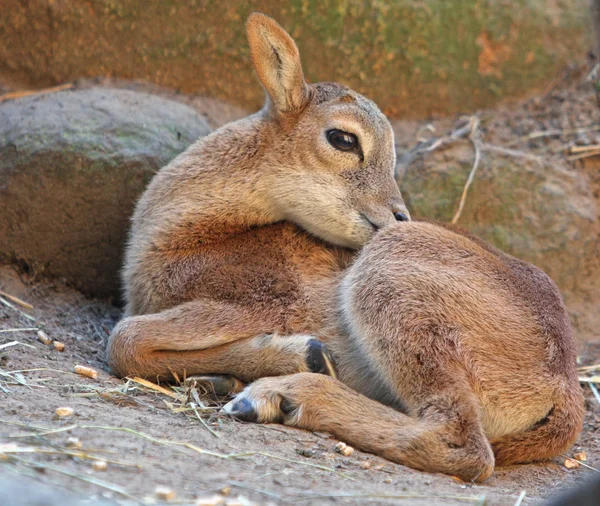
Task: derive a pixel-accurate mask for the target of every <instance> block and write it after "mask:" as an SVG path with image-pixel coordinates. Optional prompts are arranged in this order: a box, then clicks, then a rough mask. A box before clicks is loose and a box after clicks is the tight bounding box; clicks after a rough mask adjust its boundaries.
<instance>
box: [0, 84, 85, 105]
mask: <svg viewBox="0 0 600 506" xmlns="http://www.w3.org/2000/svg"><path fill="white" fill-rule="evenodd" d="M72 87H73V83H66V84H61V85H60V86H54V87H53V88H45V89H43V90H27V91H14V92H12V93H5V94H4V95H0V102H4V101H5V100H14V99H15V98H22V97H28V96H29V95H41V94H42V93H56V92H57V91H63V90H68V89H70V88H72Z"/></svg>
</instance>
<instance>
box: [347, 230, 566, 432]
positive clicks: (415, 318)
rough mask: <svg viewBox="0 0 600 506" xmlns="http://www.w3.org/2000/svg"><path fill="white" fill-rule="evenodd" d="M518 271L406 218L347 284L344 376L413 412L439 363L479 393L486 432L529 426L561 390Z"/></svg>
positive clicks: (372, 247) (375, 245) (373, 246)
mask: <svg viewBox="0 0 600 506" xmlns="http://www.w3.org/2000/svg"><path fill="white" fill-rule="evenodd" d="M512 277H514V272H513V269H512V267H511V265H510V264H509V263H508V262H507V261H506V260H505V258H503V257H501V256H498V255H496V254H494V253H493V252H490V251H486V250H484V249H483V248H481V247H480V246H479V245H478V244H476V243H475V242H473V241H471V240H470V239H468V238H466V237H464V236H461V235H459V234H456V233H454V232H451V231H448V230H445V229H442V228H441V227H436V226H434V225H431V224H426V223H410V224H402V225H400V226H398V227H395V228H394V229H393V230H389V231H387V232H384V233H381V234H379V235H378V236H376V237H375V239H374V240H373V241H372V242H371V243H370V244H369V245H367V246H366V247H365V248H364V249H363V251H362V252H361V254H360V255H359V257H358V258H357V260H356V262H355V263H354V265H353V266H352V267H351V268H350V269H349V270H348V273H347V274H346V277H345V280H344V282H343V284H342V292H344V291H345V292H346V293H345V294H344V293H343V296H342V297H341V300H342V306H343V308H342V309H343V311H344V314H345V320H346V325H347V331H348V333H349V342H348V348H349V349H348V352H347V353H346V356H347V357H350V358H349V360H350V361H351V363H349V364H345V365H344V370H345V371H348V372H349V380H348V381H347V382H348V383H350V384H351V385H352V386H353V387H355V388H358V389H359V390H361V391H362V392H363V393H365V394H366V395H369V396H371V397H375V398H376V399H377V400H380V401H382V402H385V403H388V404H392V405H396V406H398V405H400V406H402V405H404V406H406V407H407V409H408V410H409V411H410V409H411V407H415V408H417V407H418V404H419V402H420V399H419V398H415V397H414V395H415V393H414V392H418V388H417V387H415V385H414V384H412V383H413V382H414V381H422V382H424V383H426V382H427V381H428V379H427V376H426V375H427V364H428V363H436V364H438V363H440V362H441V363H444V364H445V367H447V369H448V373H449V376H450V377H456V376H460V377H462V378H464V381H465V385H466V386H468V387H470V389H471V390H472V391H473V393H474V394H475V396H476V397H477V401H478V404H479V405H480V408H481V416H482V423H483V425H484V429H485V431H486V434H487V435H488V437H490V438H493V437H499V436H502V435H505V434H510V433H516V432H521V431H523V430H526V429H527V428H529V427H530V426H531V425H533V424H534V423H535V422H537V421H538V420H540V419H542V418H544V417H545V416H546V414H547V413H548V412H549V411H550V410H551V409H552V406H553V399H554V398H555V396H556V395H557V390H559V388H560V387H559V384H560V381H561V378H560V377H558V376H557V375H556V374H555V372H553V371H551V370H550V368H549V366H548V364H550V362H551V358H552V357H550V356H549V351H548V348H549V347H548V340H550V341H552V342H554V341H556V340H557V339H558V338H556V339H555V337H554V336H548V335H547V332H545V329H544V328H543V327H542V325H541V324H540V321H539V318H538V316H539V315H538V314H536V311H535V307H533V306H532V305H531V304H530V303H529V301H528V300H526V296H525V294H524V293H523V292H522V289H521V286H520V284H519V282H515V280H514V279H512ZM539 289H540V290H544V289H545V288H544V287H543V286H540V287H539ZM559 316H560V315H559ZM354 371H360V373H358V374H354V375H353V372H354ZM423 375H425V376H423ZM532 375H535V376H536V380H535V381H534V382H532V381H531V377H532ZM367 378H368V380H367ZM373 385H381V386H378V387H377V388H373ZM394 392H397V394H398V395H399V397H400V399H399V401H400V402H398V399H396V400H393V397H392V396H391V395H390V393H392V394H393V393H394ZM408 392H411V394H409V393H408ZM411 396H412V397H411ZM417 397H418V396H417ZM390 399H392V400H391V401H390ZM523 406H527V409H523Z"/></svg>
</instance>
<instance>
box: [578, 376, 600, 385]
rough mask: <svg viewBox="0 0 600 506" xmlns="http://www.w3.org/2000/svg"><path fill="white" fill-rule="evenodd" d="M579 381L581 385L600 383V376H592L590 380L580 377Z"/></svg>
mask: <svg viewBox="0 0 600 506" xmlns="http://www.w3.org/2000/svg"><path fill="white" fill-rule="evenodd" d="M577 379H578V380H579V383H600V376H591V377H589V378H585V377H583V376H579V378H577Z"/></svg>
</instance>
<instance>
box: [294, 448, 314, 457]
mask: <svg viewBox="0 0 600 506" xmlns="http://www.w3.org/2000/svg"><path fill="white" fill-rule="evenodd" d="M295 451H296V453H297V454H298V455H302V456H303V457H306V458H308V459H313V458H315V457H316V456H317V453H318V452H317V450H315V449H314V448H296V450H295Z"/></svg>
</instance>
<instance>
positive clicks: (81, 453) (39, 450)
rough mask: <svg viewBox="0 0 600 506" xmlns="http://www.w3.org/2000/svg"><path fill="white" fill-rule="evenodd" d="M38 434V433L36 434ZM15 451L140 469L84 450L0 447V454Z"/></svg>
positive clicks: (13, 452) (137, 466) (10, 453)
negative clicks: (100, 461) (103, 462)
mask: <svg viewBox="0 0 600 506" xmlns="http://www.w3.org/2000/svg"><path fill="white" fill-rule="evenodd" d="M37 435H39V434H37ZM15 453H42V454H44V455H66V456H67V457H73V458H77V459H87V460H104V461H105V462H108V463H109V464H114V465H117V466H123V467H133V468H136V469H141V468H142V466H140V465H139V464H130V463H129V462H122V461H120V460H108V459H106V458H104V457H97V456H96V455H90V454H89V453H86V452H84V451H68V450H66V451H65V450H47V449H45V448H36V447H33V446H21V447H16V448H11V449H6V448H4V449H3V448H2V447H0V454H2V455H13V454H15Z"/></svg>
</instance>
